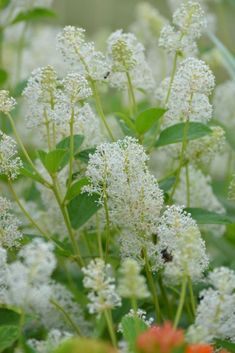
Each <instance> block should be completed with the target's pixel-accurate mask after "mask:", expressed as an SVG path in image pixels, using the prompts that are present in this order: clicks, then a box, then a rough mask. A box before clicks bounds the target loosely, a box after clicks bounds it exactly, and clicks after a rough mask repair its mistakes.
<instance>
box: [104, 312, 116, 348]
mask: <svg viewBox="0 0 235 353" xmlns="http://www.w3.org/2000/svg"><path fill="white" fill-rule="evenodd" d="M104 316H105V319H106V322H107V326H108V330H109V335H110V338H111V341H112V344H113V346H114V347H117V339H116V335H115V331H114V327H113V319H112V313H111V312H109V311H108V310H105V311H104Z"/></svg>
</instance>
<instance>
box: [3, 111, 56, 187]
mask: <svg viewBox="0 0 235 353" xmlns="http://www.w3.org/2000/svg"><path fill="white" fill-rule="evenodd" d="M7 117H8V119H9V121H10V123H11V127H12V130H13V133H14V135H15V138H16V141H17V143H18V145H19V146H20V148H21V150H22V152H23V154H24V156H25V158H26V159H27V161H28V163H29V164H30V166H31V167H32V169H33V171H34V172H35V173H36V174H37V175H38V176H39V178H40V179H41V180H42V181H43V185H45V186H47V187H48V188H51V185H50V183H49V182H48V181H47V180H46V179H44V178H43V177H42V176H41V174H40V173H39V172H38V170H37V169H36V167H35V166H34V164H33V162H32V160H31V158H30V157H29V154H28V152H27V151H26V148H25V147H24V144H23V142H22V140H21V137H20V136H19V134H18V132H17V129H16V126H15V123H14V120H13V118H12V116H11V115H10V114H7Z"/></svg>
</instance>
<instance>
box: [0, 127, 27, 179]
mask: <svg viewBox="0 0 235 353" xmlns="http://www.w3.org/2000/svg"><path fill="white" fill-rule="evenodd" d="M21 167H22V161H21V159H20V157H18V156H17V150H16V142H15V140H13V138H11V137H10V136H8V135H6V134H4V133H3V132H2V131H0V174H4V175H6V176H7V177H8V178H9V179H15V178H16V177H17V176H18V175H19V173H20V169H21Z"/></svg>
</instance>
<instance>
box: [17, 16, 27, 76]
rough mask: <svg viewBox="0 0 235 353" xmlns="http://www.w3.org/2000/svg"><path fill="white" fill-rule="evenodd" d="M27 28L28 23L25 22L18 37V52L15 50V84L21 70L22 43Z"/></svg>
mask: <svg viewBox="0 0 235 353" xmlns="http://www.w3.org/2000/svg"><path fill="white" fill-rule="evenodd" d="M27 28H28V22H27V21H26V22H25V24H24V27H23V30H22V33H21V35H20V39H19V43H18V50H17V65H16V82H18V81H19V80H20V74H21V68H22V59H23V49H24V42H25V36H26V32H27Z"/></svg>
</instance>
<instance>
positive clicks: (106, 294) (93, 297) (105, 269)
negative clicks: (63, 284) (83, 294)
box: [82, 259, 121, 314]
mask: <svg viewBox="0 0 235 353" xmlns="http://www.w3.org/2000/svg"><path fill="white" fill-rule="evenodd" d="M82 272H83V273H84V279H83V285H84V287H85V288H88V289H89V290H90V291H89V294H88V299H89V301H90V303H89V304H88V308H89V312H90V313H91V314H94V313H98V314H101V313H102V312H103V311H105V310H107V309H114V308H115V307H116V306H120V305H121V299H120V297H119V295H118V294H117V291H116V286H115V279H114V278H113V276H112V268H111V265H109V264H105V263H104V261H103V260H102V259H95V260H92V261H91V262H90V263H89V265H88V266H87V267H84V268H82Z"/></svg>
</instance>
